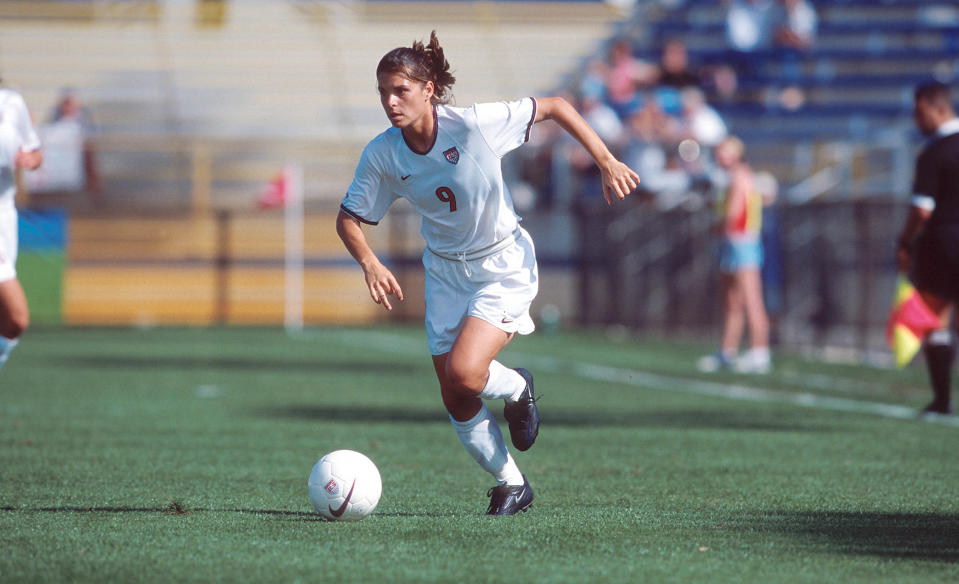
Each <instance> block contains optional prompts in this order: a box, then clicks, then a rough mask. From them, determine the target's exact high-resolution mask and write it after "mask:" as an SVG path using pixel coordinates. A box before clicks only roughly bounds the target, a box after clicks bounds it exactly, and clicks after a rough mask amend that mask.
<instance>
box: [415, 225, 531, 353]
mask: <svg viewBox="0 0 959 584" xmlns="http://www.w3.org/2000/svg"><path fill="white" fill-rule="evenodd" d="M509 239H510V241H509V242H508V245H505V247H502V249H498V250H497V251H494V252H493V253H491V254H490V255H482V257H478V258H475V259H474V258H471V257H469V256H467V257H461V258H459V259H451V258H450V257H449V256H446V257H440V256H438V255H436V254H435V253H434V252H432V251H430V250H429V249H427V250H426V251H425V252H424V253H423V266H424V267H425V268H426V338H427V340H428V342H429V348H430V354H431V355H442V354H444V353H448V352H449V351H450V349H452V348H453V343H454V342H455V341H456V337H458V336H459V333H460V331H461V330H462V329H463V325H464V324H466V318H467V317H469V316H475V317H477V318H481V319H483V320H485V321H486V322H488V323H490V324H492V325H493V326H495V327H497V328H499V329H501V330H503V331H505V332H507V333H519V334H521V335H528V334H530V333H532V332H533V330H534V329H535V328H536V327H535V325H534V324H533V318H532V317H531V316H530V314H529V307H530V305H531V304H532V302H533V299H534V298H535V297H536V293H537V291H538V290H539V274H538V272H537V268H536V250H535V248H534V247H533V240H532V238H531V237H530V236H529V233H527V232H526V230H525V229H522V228H520V229H518V230H517V232H516V233H515V234H513V235H511V236H510V237H509ZM499 247H500V246H499V245H497V246H496V248H499ZM480 255H481V254H480Z"/></svg>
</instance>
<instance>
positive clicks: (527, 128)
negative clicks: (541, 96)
mask: <svg viewBox="0 0 959 584" xmlns="http://www.w3.org/2000/svg"><path fill="white" fill-rule="evenodd" d="M530 100H532V102H533V115H532V117H530V119H529V125H528V126H526V138H525V139H523V142H529V133H530V132H531V131H532V129H533V124H535V123H536V98H535V97H531V98H530Z"/></svg>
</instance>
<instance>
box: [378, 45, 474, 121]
mask: <svg viewBox="0 0 959 584" xmlns="http://www.w3.org/2000/svg"><path fill="white" fill-rule="evenodd" d="M381 73H400V74H402V75H405V76H407V77H409V78H410V79H411V80H413V81H418V82H420V83H424V84H425V83H426V82H427V81H432V82H433V103H443V104H446V103H450V101H451V100H452V99H453V91H452V89H453V84H454V83H456V77H453V74H452V73H450V63H449V61H447V60H446V56H445V55H444V54H443V47H441V46H440V41H439V39H437V38H436V31H435V30H434V31H433V32H431V33H430V44H429V45H423V43H422V42H420V41H413V46H412V47H409V48H407V47H399V48H396V49H393V50H392V51H390V52H389V53H386V54H385V55H383V58H382V59H380V64H379V65H377V66H376V76H377V77H379V76H380V74H381Z"/></svg>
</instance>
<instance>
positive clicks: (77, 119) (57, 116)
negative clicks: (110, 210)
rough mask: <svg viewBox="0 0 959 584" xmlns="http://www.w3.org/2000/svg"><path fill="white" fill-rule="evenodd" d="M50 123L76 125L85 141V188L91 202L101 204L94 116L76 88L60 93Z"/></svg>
mask: <svg viewBox="0 0 959 584" xmlns="http://www.w3.org/2000/svg"><path fill="white" fill-rule="evenodd" d="M49 123H50V124H55V125H67V124H72V125H75V126H76V128H77V130H78V131H79V134H80V136H81V139H82V142H83V173H84V179H85V181H84V182H85V188H86V191H87V193H88V194H89V195H90V199H91V202H93V203H94V204H96V205H99V204H100V202H101V200H100V194H101V184H100V173H99V172H98V170H97V163H96V153H95V152H94V148H93V143H92V136H93V134H94V133H95V130H96V129H95V126H94V124H93V116H92V115H91V114H90V110H89V109H88V108H87V107H86V106H84V105H83V103H82V102H81V101H80V97H79V95H77V92H76V90H74V89H71V88H66V89H64V90H63V91H62V92H61V94H60V101H59V102H57V105H56V106H55V107H54V109H53V111H52V112H51V114H50V120H49Z"/></svg>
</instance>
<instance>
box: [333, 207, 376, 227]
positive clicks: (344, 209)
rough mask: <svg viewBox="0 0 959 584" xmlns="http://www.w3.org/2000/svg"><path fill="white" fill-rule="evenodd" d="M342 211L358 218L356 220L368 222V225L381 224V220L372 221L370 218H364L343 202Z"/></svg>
mask: <svg viewBox="0 0 959 584" xmlns="http://www.w3.org/2000/svg"><path fill="white" fill-rule="evenodd" d="M340 211H341V212H343V213H346V214H347V215H349V216H350V217H352V218H354V219H356V220H357V221H359V222H360V223H366V224H367V225H379V224H380V222H379V221H370V220H368V219H364V218H362V217H360V216H359V215H357V214H356V213H354V212H353V211H350V210H349V209H347V208H346V207H344V206H343V205H342V204H340Z"/></svg>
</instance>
